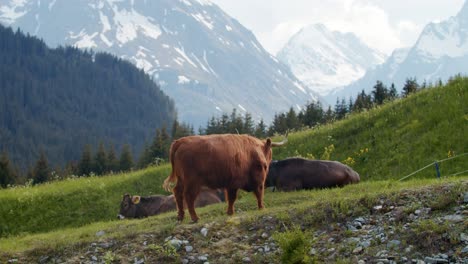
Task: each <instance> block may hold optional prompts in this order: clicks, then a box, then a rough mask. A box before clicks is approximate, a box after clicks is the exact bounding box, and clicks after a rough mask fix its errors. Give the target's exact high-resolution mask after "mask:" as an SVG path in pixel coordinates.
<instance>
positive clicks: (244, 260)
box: [242, 257, 252, 263]
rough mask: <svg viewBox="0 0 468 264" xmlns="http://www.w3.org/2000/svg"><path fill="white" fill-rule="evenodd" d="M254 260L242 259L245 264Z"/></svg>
mask: <svg viewBox="0 0 468 264" xmlns="http://www.w3.org/2000/svg"><path fill="white" fill-rule="evenodd" d="M251 261H252V260H251V259H250V258H249V257H244V258H242V262H244V263H250V262H251Z"/></svg>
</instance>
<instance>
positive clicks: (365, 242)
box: [359, 240, 371, 248]
mask: <svg viewBox="0 0 468 264" xmlns="http://www.w3.org/2000/svg"><path fill="white" fill-rule="evenodd" d="M359 245H361V246H362V247H365V248H368V247H370V245H371V242H370V241H369V240H366V241H362V242H361V243H359Z"/></svg>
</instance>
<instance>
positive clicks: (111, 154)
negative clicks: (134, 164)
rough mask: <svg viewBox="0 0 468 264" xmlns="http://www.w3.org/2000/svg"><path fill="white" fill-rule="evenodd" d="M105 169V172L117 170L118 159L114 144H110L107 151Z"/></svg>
mask: <svg viewBox="0 0 468 264" xmlns="http://www.w3.org/2000/svg"><path fill="white" fill-rule="evenodd" d="M106 165H107V168H106V171H107V172H117V171H118V170H119V160H118V159H117V155H116V154H115V148H114V145H112V144H111V145H110V146H109V149H108V151H107V159H106Z"/></svg>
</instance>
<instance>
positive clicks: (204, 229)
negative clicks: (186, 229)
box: [200, 227, 208, 237]
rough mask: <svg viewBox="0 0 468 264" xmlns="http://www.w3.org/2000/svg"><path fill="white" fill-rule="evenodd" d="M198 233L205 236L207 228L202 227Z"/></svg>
mask: <svg viewBox="0 0 468 264" xmlns="http://www.w3.org/2000/svg"><path fill="white" fill-rule="evenodd" d="M200 233H201V234H202V235H203V236H204V237H206V235H208V228H206V227H204V228H202V229H201V231H200Z"/></svg>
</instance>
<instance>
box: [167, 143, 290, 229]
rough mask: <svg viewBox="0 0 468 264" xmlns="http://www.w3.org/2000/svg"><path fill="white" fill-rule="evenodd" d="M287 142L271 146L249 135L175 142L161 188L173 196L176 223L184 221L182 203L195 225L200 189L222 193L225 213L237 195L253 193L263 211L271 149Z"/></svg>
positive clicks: (232, 204)
mask: <svg viewBox="0 0 468 264" xmlns="http://www.w3.org/2000/svg"><path fill="white" fill-rule="evenodd" d="M285 142H286V140H285V141H283V142H279V143H273V142H271V140H270V139H267V140H264V141H262V140H260V139H257V138H255V137H251V136H248V135H235V134H224V135H207V136H188V137H183V138H180V139H178V140H176V141H174V142H173V143H172V145H171V149H170V154H169V157H170V160H171V164H172V171H171V174H170V175H169V177H167V179H166V180H165V181H164V184H163V187H164V188H165V189H166V190H170V184H171V183H173V182H176V185H175V187H174V188H173V193H174V195H175V198H176V202H177V209H178V216H177V219H178V220H179V221H182V220H183V218H184V208H183V203H184V201H185V202H186V203H187V208H188V211H189V213H190V216H191V218H192V221H193V222H196V221H198V216H197V214H196V212H195V209H194V201H195V199H196V198H197V196H198V193H199V192H200V189H201V188H202V186H206V187H208V188H211V189H225V190H226V198H227V200H228V209H227V213H228V214H229V215H232V214H233V213H234V201H235V200H236V198H237V191H238V190H239V189H243V190H246V191H252V192H254V194H255V196H256V198H257V205H258V208H259V209H261V208H263V194H264V187H265V186H264V185H265V179H266V175H267V172H268V166H269V164H270V162H271V156H272V147H274V146H280V145H282V144H284V143H285Z"/></svg>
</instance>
